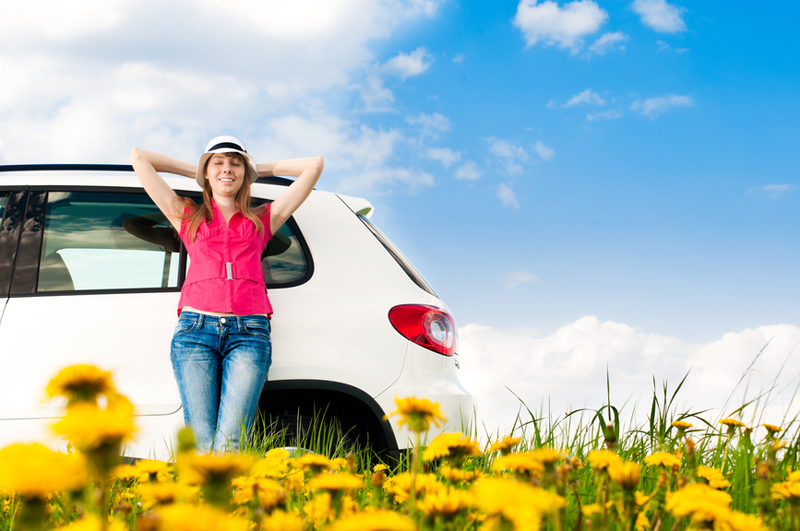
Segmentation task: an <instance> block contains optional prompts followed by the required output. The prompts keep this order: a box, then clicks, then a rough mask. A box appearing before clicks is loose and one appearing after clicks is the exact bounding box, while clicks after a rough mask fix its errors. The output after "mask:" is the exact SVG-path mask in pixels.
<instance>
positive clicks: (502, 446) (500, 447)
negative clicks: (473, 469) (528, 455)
mask: <svg viewBox="0 0 800 531" xmlns="http://www.w3.org/2000/svg"><path fill="white" fill-rule="evenodd" d="M521 441H522V439H521V438H520V437H510V436H505V437H503V439H502V440H500V441H497V442H496V443H494V444H492V445H491V446H490V447H489V451H488V452H487V453H492V452H497V451H500V453H501V454H505V453H508V452H510V451H511V450H513V449H514V447H515V446H516V445H518V444H519V443H520V442H521Z"/></svg>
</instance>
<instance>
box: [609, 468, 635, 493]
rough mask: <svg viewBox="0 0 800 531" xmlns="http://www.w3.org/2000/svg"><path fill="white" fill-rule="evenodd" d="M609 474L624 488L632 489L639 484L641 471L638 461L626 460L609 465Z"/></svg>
mask: <svg viewBox="0 0 800 531" xmlns="http://www.w3.org/2000/svg"><path fill="white" fill-rule="evenodd" d="M608 476H609V477H610V478H611V479H612V480H613V481H614V483H616V484H617V485H619V486H620V487H622V488H623V489H627V490H632V489H635V488H636V486H637V485H638V484H639V479H640V477H641V471H640V468H639V464H638V463H634V462H633V461H625V462H623V463H620V464H617V465H613V466H610V467H608Z"/></svg>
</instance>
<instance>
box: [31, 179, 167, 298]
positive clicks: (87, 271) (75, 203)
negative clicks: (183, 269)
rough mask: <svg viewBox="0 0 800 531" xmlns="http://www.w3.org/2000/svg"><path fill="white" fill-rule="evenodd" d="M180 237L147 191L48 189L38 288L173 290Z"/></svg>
mask: <svg viewBox="0 0 800 531" xmlns="http://www.w3.org/2000/svg"><path fill="white" fill-rule="evenodd" d="M179 263H180V239H179V238H178V237H177V234H176V233H175V230H174V229H173V228H172V226H171V225H170V223H169V222H168V221H167V220H166V217H165V216H164V215H163V214H162V213H161V212H160V211H159V210H158V208H157V207H156V206H155V205H154V204H153V202H152V201H151V200H150V198H149V197H148V196H147V195H145V194H136V193H114V192H50V193H49V194H48V197H47V208H46V216H45V225H44V241H43V243H42V250H41V256H40V260H39V279H38V284H37V291H39V292H47V291H83V290H111V289H144V288H177V286H178V271H179Z"/></svg>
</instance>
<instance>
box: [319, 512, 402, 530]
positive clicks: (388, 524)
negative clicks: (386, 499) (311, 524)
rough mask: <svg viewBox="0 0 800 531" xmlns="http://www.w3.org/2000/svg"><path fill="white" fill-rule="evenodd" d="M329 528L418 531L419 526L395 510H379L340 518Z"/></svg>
mask: <svg viewBox="0 0 800 531" xmlns="http://www.w3.org/2000/svg"><path fill="white" fill-rule="evenodd" d="M328 529H329V531H416V529H417V526H416V524H414V522H413V521H412V520H410V519H409V518H407V517H405V516H403V515H400V514H398V513H396V512H394V511H387V510H377V511H371V512H361V513H357V514H354V515H352V516H348V517H346V518H340V519H339V520H337V521H336V522H334V523H332V524H331V525H330V527H329V528H328Z"/></svg>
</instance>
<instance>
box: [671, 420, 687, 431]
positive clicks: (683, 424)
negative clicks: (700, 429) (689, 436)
mask: <svg viewBox="0 0 800 531" xmlns="http://www.w3.org/2000/svg"><path fill="white" fill-rule="evenodd" d="M671 425H672V426H674V427H676V428H678V429H679V430H680V431H686V430H688V429H689V428H691V427H692V425H691V424H689V423H688V422H686V421H683V420H674V421H672V424H671Z"/></svg>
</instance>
